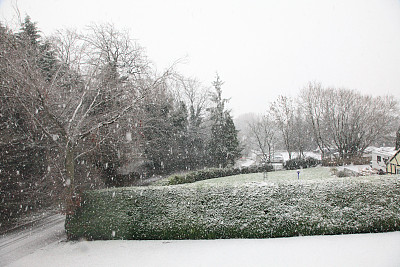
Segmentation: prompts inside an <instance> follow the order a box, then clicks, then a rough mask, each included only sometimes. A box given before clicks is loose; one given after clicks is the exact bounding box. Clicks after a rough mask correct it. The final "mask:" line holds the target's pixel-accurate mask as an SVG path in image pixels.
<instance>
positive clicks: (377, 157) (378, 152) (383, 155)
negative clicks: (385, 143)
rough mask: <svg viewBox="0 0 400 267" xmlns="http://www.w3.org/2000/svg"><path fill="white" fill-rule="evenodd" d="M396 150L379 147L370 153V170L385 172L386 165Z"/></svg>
mask: <svg viewBox="0 0 400 267" xmlns="http://www.w3.org/2000/svg"><path fill="white" fill-rule="evenodd" d="M396 152H397V151H396V150H395V149H394V148H393V147H380V148H376V149H374V150H373V151H372V153H371V154H372V155H371V164H370V165H371V168H372V169H375V170H378V171H385V170H386V164H387V163H388V162H389V159H391V158H392V157H393V155H394V154H396Z"/></svg>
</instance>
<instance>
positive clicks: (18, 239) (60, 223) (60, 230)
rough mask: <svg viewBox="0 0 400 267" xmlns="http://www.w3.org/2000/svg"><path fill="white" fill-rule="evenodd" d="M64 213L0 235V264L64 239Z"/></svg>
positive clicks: (4, 264)
mask: <svg viewBox="0 0 400 267" xmlns="http://www.w3.org/2000/svg"><path fill="white" fill-rule="evenodd" d="M64 223H65V215H61V214H55V215H51V216H48V217H45V218H43V219H41V220H39V221H36V222H33V223H31V224H29V225H27V227H26V229H24V230H16V231H13V232H11V233H6V234H4V235H2V236H0V266H6V265H8V264H10V263H12V262H14V261H16V260H18V259H20V258H22V257H24V256H27V255H29V254H31V253H33V252H35V251H36V250H38V249H41V248H43V247H46V246H48V245H50V244H53V243H56V242H61V241H63V240H66V234H65V231H64Z"/></svg>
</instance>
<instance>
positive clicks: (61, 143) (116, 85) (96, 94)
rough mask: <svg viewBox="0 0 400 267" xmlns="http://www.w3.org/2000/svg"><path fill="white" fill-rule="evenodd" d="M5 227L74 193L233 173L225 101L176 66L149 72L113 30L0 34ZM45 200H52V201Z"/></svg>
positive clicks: (67, 202) (236, 151)
mask: <svg viewBox="0 0 400 267" xmlns="http://www.w3.org/2000/svg"><path fill="white" fill-rule="evenodd" d="M0 66H1V67H0V102H1V103H0V125H1V127H0V155H1V159H0V177H1V182H0V186H1V198H2V199H1V203H2V210H1V214H2V218H1V221H2V222H6V221H7V220H8V219H9V218H10V216H11V217H12V216H13V214H14V215H15V214H19V213H23V212H24V211H28V210H31V209H34V208H35V207H38V206H42V205H48V204H49V203H51V200H50V199H54V198H55V199H61V200H62V202H61V203H63V206H64V208H65V210H66V212H67V213H70V212H73V210H74V207H75V206H76V205H77V203H78V202H79V193H80V192H82V191H84V190H87V189H94V188H102V187H107V186H126V185H131V184H132V183H133V182H134V181H135V180H137V179H140V178H146V177H149V176H152V175H155V174H168V173H171V172H177V171H185V170H193V169H199V168H204V167H226V166H228V165H233V164H234V163H235V161H236V159H237V158H238V157H239V156H240V148H239V142H238V139H237V130H236V128H235V125H234V123H233V120H232V116H231V114H230V112H229V110H228V109H227V108H226V107H225V103H226V102H227V100H226V99H224V98H222V85H223V82H222V81H221V79H220V77H219V76H218V75H217V77H216V80H215V82H214V83H213V86H212V88H209V87H208V86H204V85H203V84H202V83H201V82H199V81H198V80H197V79H195V78H190V77H185V76H183V75H181V74H179V73H178V72H177V71H176V70H175V65H172V66H171V67H170V68H168V69H166V70H165V71H163V72H161V73H160V72H158V71H156V68H155V67H154V66H153V64H152V63H151V61H150V60H149V59H148V58H147V56H146V54H145V51H144V48H143V47H141V46H140V45H139V43H138V42H135V41H133V40H132V39H131V37H130V36H129V34H128V33H126V32H123V31H119V30H118V29H116V28H115V27H114V26H113V25H111V24H101V25H96V24H93V25H90V26H88V27H87V29H86V30H85V31H83V32H78V31H74V30H69V29H62V30H59V31H57V32H56V33H55V34H53V35H51V36H49V37H46V38H45V37H43V36H41V34H40V30H39V29H38V27H37V25H36V23H34V22H32V20H31V19H30V17H29V16H27V17H26V18H25V20H24V22H22V23H21V27H20V29H19V30H17V31H12V30H11V29H9V28H8V27H7V26H5V25H1V24H0ZM49 195H51V196H53V198H49V197H48V196H49Z"/></svg>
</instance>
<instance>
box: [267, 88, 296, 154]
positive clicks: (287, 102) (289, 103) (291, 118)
mask: <svg viewBox="0 0 400 267" xmlns="http://www.w3.org/2000/svg"><path fill="white" fill-rule="evenodd" d="M271 112H272V115H273V117H274V119H275V121H276V124H277V126H278V129H279V130H280V132H281V134H282V137H283V141H284V143H285V147H286V150H287V152H288V153H289V159H291V158H292V152H293V151H294V147H295V145H294V132H295V107H294V103H293V100H292V99H291V98H288V97H285V96H279V97H278V99H277V100H276V101H275V102H274V103H272V105H271Z"/></svg>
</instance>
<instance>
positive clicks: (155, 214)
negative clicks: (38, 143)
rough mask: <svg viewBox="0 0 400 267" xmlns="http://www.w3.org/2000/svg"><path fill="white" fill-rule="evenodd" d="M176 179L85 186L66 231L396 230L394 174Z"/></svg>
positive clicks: (236, 234) (79, 234)
mask: <svg viewBox="0 0 400 267" xmlns="http://www.w3.org/2000/svg"><path fill="white" fill-rule="evenodd" d="M344 179H346V180H329V181H325V182H318V183H316V182H309V183H306V182H304V181H303V182H302V183H278V184H262V185H260V184H251V183H250V184H244V185H243V186H239V187H238V186H204V185H203V186H201V187H196V186H194V185H179V186H166V187H147V188H137V187H136V188H125V189H123V188H118V189H109V190H99V191H89V192H86V193H84V195H83V202H82V206H81V207H79V208H78V209H77V211H76V213H75V214H74V215H71V216H69V217H68V218H67V221H66V231H67V234H68V236H69V237H70V238H72V239H78V238H88V239H106V240H107V239H164V240H166V239H216V238H270V237H286V236H298V235H332V234H354V233H367V232H385V231H399V230H400V181H399V180H398V179H393V178H390V179H389V178H382V177H381V178H379V179H378V178H377V179H376V180H375V181H374V182H371V181H366V180H361V179H354V178H353V179H350V178H344Z"/></svg>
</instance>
